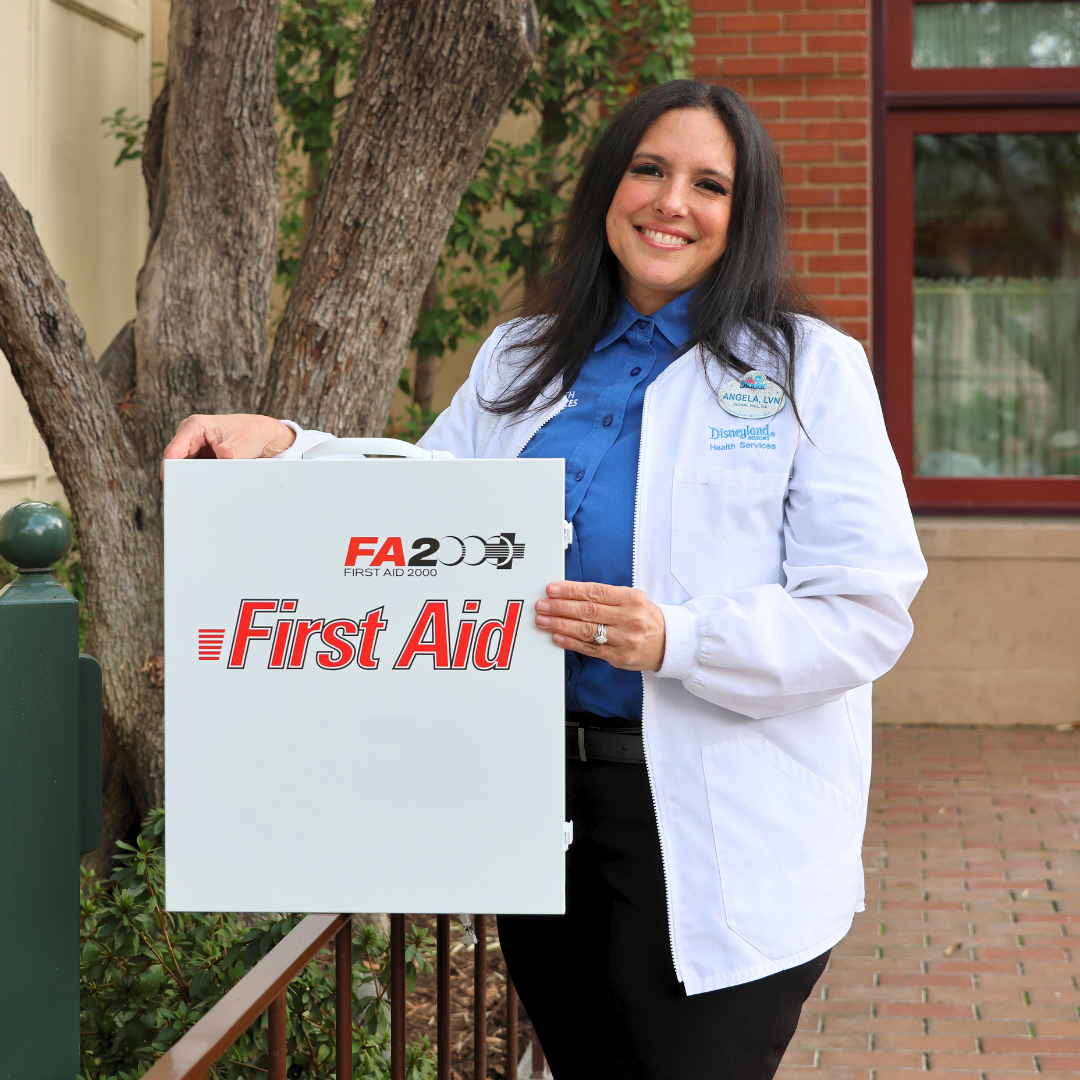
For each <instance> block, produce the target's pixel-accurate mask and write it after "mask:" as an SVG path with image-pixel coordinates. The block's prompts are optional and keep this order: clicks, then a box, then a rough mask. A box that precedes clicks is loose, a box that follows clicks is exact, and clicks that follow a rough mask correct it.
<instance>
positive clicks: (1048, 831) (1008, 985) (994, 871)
mask: <svg viewBox="0 0 1080 1080" xmlns="http://www.w3.org/2000/svg"><path fill="white" fill-rule="evenodd" d="M863 862H864V865H865V867H866V911H865V912H863V913H861V914H859V915H856V916H855V924H854V926H853V927H852V930H851V932H850V933H849V934H848V936H847V937H846V938H845V939H844V940H843V941H842V942H840V944H839V945H837V947H836V948H835V949H834V950H833V954H832V959H831V962H830V965H829V969H828V970H827V971H826V972H825V973H824V974H823V975H822V978H821V980H820V982H819V983H818V987H817V989H816V990H815V992H814V993H813V995H812V996H811V998H810V1000H809V1001H808V1002H807V1003H806V1006H805V1007H804V1009H803V1015H802V1021H801V1023H800V1025H799V1030H798V1032H797V1034H796V1036H795V1038H794V1040H793V1041H792V1043H791V1046H790V1047H789V1048H788V1052H787V1055H786V1056H785V1058H784V1062H783V1064H782V1065H781V1067H780V1071H779V1073H778V1074H777V1077H778V1080H809V1078H810V1077H811V1076H815V1077H816V1076H824V1077H828V1078H829V1080H902V1078H906V1077H912V1076H913V1075H914V1074H915V1073H917V1072H925V1071H928V1070H929V1071H933V1072H935V1073H941V1074H943V1075H944V1076H947V1077H951V1078H955V1080H1019V1078H1020V1077H1025V1078H1027V1077H1030V1076H1032V1075H1033V1074H1035V1073H1040V1072H1043V1073H1059V1074H1060V1073H1074V1074H1075V1073H1080V992H1078V990H1077V978H1078V977H1080V939H1077V938H1076V937H1074V935H1080V733H1078V732H1073V731H1056V730H1052V729H1040V728H927V727H893V728H879V729H875V731H874V769H873V774H872V779H871V787H870V811H869V822H868V824H867V829H866V838H865V841H864V847H863ZM1073 952H1076V954H1077V955H1076V956H1075V957H1074V956H1073Z"/></svg>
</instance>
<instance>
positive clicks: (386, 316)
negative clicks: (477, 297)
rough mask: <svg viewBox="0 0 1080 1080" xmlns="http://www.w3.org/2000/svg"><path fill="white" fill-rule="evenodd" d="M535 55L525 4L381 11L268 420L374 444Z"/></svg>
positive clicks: (342, 135) (395, 1)
mask: <svg viewBox="0 0 1080 1080" xmlns="http://www.w3.org/2000/svg"><path fill="white" fill-rule="evenodd" d="M537 47H538V39H537V20H536V11H535V8H534V7H533V3H532V0H440V2H437V3H436V2H433V0H427V2H420V0H411V2H407V0H380V2H379V3H377V4H376V5H375V8H374V10H373V11H372V13H371V20H370V23H369V26H368V37H367V50H366V52H365V54H364V61H363V63H362V65H361V69H360V74H359V77H358V79H357V82H356V86H355V88H354V90H353V95H352V98H351V100H350V102H349V108H348V112H347V113H346V116H345V120H344V122H343V124H342V128H341V131H340V132H339V134H338V141H337V146H336V147H335V149H334V155H333V158H332V160H331V163H330V169H329V172H328V174H327V178H326V182H325V183H324V184H323V189H322V192H321V194H320V196H319V204H318V207H317V208H316V211H315V219H314V221H313V222H312V226H311V231H310V233H309V234H308V237H307V241H306V243H305V246H304V253H303V256H302V258H301V262H300V268H299V271H298V273H297V278H296V283H295V285H294V286H293V289H292V292H291V293H290V295H289V300H288V303H287V305H286V309H285V315H284V318H283V319H282V321H281V324H280V326H279V327H278V330H277V334H276V335H275V339H274V352H273V356H272V357H271V360H270V377H269V383H268V386H267V392H266V395H265V397H264V399H263V401H264V407H263V411H264V412H268V413H270V414H271V415H272V416H277V417H289V418H292V419H295V420H297V421H298V422H300V423H301V424H304V425H307V426H313V427H319V428H323V429H325V430H328V431H333V432H335V433H337V434H350V435H379V434H381V433H382V430H383V425H384V424H385V422H386V414H387V412H388V411H389V408H390V403H391V401H392V399H393V395H394V388H395V386H396V385H397V380H398V376H399V374H400V372H401V368H402V365H403V363H404V360H405V356H406V353H407V349H408V344H409V338H410V336H411V334H412V329H413V325H414V323H415V321H416V316H417V312H418V311H419V308H420V300H421V297H422V296H423V293H424V289H425V287H426V286H427V284H428V282H429V281H430V280H431V275H432V273H433V271H434V270H435V264H436V261H437V260H438V255H439V249H440V247H441V245H442V242H443V239H444V237H445V236H446V232H447V229H448V228H449V227H450V222H451V220H452V219H453V215H454V211H455V210H456V209H457V206H458V203H459V201H460V199H461V195H462V193H463V192H464V190H465V187H466V186H467V185H468V183H469V182H470V181H471V180H472V178H473V175H474V174H475V172H476V169H477V166H478V165H479V164H480V159H481V157H482V156H483V153H484V149H485V148H486V146H487V144H488V142H489V140H490V138H491V133H492V132H493V131H494V128H495V125H496V123H497V122H498V120H499V117H500V116H501V115H502V113H503V111H504V110H505V108H506V106H507V104H508V103H509V101H510V98H511V96H512V95H513V93H514V91H515V89H516V88H517V87H518V85H519V84H520V83H521V81H522V79H523V78H524V77H525V74H526V73H527V71H528V70H529V67H530V65H531V64H532V62H533V58H534V57H535V55H536V50H537Z"/></svg>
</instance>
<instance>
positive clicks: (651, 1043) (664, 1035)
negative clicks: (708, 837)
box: [499, 760, 829, 1080]
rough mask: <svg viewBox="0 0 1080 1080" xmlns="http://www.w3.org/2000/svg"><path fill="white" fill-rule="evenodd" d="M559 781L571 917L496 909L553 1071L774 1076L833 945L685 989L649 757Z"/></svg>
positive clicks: (594, 1077)
mask: <svg viewBox="0 0 1080 1080" xmlns="http://www.w3.org/2000/svg"><path fill="white" fill-rule="evenodd" d="M566 786H567V818H568V819H572V820H573V822H574V842H573V844H572V845H571V847H570V851H569V852H568V854H567V903H566V914H565V915H557V916H521V915H514V916H510V915H500V916H499V938H500V940H501V942H502V949H503V955H504V956H505V958H506V964H507V967H508V968H509V971H510V975H511V977H512V978H513V980H514V983H515V985H516V986H517V988H518V992H519V994H520V995H521V1000H522V1003H523V1004H524V1006H525V1008H526V1010H527V1011H528V1013H529V1017H530V1019H531V1020H532V1022H533V1025H534V1027H535V1028H536V1033H537V1035H538V1037H539V1039H540V1044H541V1046H542V1047H543V1048H544V1053H545V1055H546V1056H547V1059H548V1061H549V1062H550V1065H551V1072H552V1075H553V1076H554V1077H555V1080H606V1078H610V1080H706V1078H707V1080H769V1078H770V1077H772V1075H773V1074H774V1073H775V1072H776V1069H777V1067H778V1066H779V1064H780V1059H781V1058H782V1057H783V1055H784V1050H785V1049H786V1048H787V1044H788V1042H789V1041H790V1040H791V1036H792V1035H793V1034H794V1033H795V1026H796V1024H797V1023H798V1020H799V1014H800V1012H801V1011H802V1006H803V1002H804V1001H805V1000H806V998H807V997H808V996H809V994H810V991H811V990H812V989H813V987H814V983H815V982H817V979H818V976H820V975H821V973H822V971H824V969H825V965H826V963H827V961H828V959H829V954H828V953H825V954H823V955H822V956H819V957H817V958H816V959H815V960H811V961H810V962H809V963H806V964H803V965H801V966H800V967H797V968H792V969H790V970H788V971H781V972H779V973H778V974H776V975H770V976H768V977H767V978H764V979H759V980H757V981H756V982H752V983H745V984H743V985H742V986H732V987H728V988H727V989H724V990H713V991H711V992H709V993H705V994H695V995H693V996H689V997H688V996H687V994H686V992H685V991H684V990H683V987H682V984H681V983H680V982H679V981H678V980H677V979H676V977H675V968H674V964H673V961H672V956H671V945H670V942H669V939H668V920H667V900H666V896H665V889H664V875H663V866H662V863H661V856H660V837H659V835H658V833H657V830H656V818H655V816H654V814H653V805H652V796H651V794H650V792H649V781H648V777H647V775H646V771H645V766H644V765H632V764H622V763H607V762H587V763H582V762H579V761H572V760H571V761H568V762H567V778H566Z"/></svg>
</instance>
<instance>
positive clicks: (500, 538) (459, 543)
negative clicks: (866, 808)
mask: <svg viewBox="0 0 1080 1080" xmlns="http://www.w3.org/2000/svg"><path fill="white" fill-rule="evenodd" d="M411 550H412V551H413V554H412V555H410V556H409V559H408V561H407V562H406V559H405V545H404V543H403V542H402V539H401V537H400V536H386V537H378V536H353V537H350V538H349V547H348V550H347V551H346V552H345V573H346V575H349V574H352V575H355V576H363V577H370V576H372V575H371V573H370V572H371V571H372V570H377V569H378V568H379V567H383V568H384V572H385V568H389V567H395V566H401V567H404V566H412V567H438V566H480V565H481V563H490V564H492V565H493V566H494V567H495V568H496V569H497V570H509V569H510V568H511V567H512V566H513V565H514V560H515V559H522V558H524V557H525V545H524V544H520V543H518V540H517V533H512V532H504V533H498V534H496V535H495V536H489V537H488V538H487V539H486V540H485V539H484V537H482V536H477V535H476V534H475V533H474V534H472V535H470V536H464V537H462V536H444V537H442V538H441V539H438V538H436V537H434V536H421V537H420V539H419V540H414V541H413V542H412V549H411ZM358 563H359V564H360V565H357V564H358Z"/></svg>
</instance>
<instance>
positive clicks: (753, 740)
mask: <svg viewBox="0 0 1080 1080" xmlns="http://www.w3.org/2000/svg"><path fill="white" fill-rule="evenodd" d="M701 756H702V760H703V763H704V766H705V783H706V787H707V789H708V793H709V813H710V815H711V818H712V829H713V839H714V842H715V845H716V858H717V862H718V863H719V868H720V880H721V886H722V888H723V894H724V908H725V913H726V918H727V923H728V925H729V926H730V927H731V929H732V930H734V931H735V933H737V934H739V935H740V936H741V937H743V938H745V939H746V941H748V942H749V943H750V944H751V945H753V946H754V947H755V948H757V949H759V950H760V951H761V952H763V953H764V954H765V955H766V956H768V957H771V958H772V959H774V960H782V959H783V958H785V957H787V956H792V955H794V954H795V953H799V952H803V951H805V950H806V949H808V948H810V947H812V946H815V945H817V944H819V943H821V942H823V941H825V940H826V939H827V938H828V937H830V936H832V935H836V934H840V933H843V932H844V931H845V930H846V928H847V926H848V925H849V924H850V922H851V917H852V914H853V913H854V911H855V908H856V906H857V905H858V902H859V897H860V895H861V894H860V888H861V884H862V856H861V850H862V843H861V842H862V835H863V829H864V826H865V814H864V811H863V808H862V806H861V805H860V804H859V803H858V802H856V801H855V800H854V799H853V798H851V797H850V796H849V795H845V794H844V792H842V791H841V790H840V789H839V788H837V787H835V786H834V785H833V784H830V783H829V782H828V781H827V780H825V779H824V778H823V777H821V776H819V775H818V774H817V773H814V772H811V771H810V770H809V769H807V768H806V767H805V766H803V765H800V764H799V763H798V762H797V761H795V760H794V759H793V758H791V757H789V756H788V755H787V754H785V753H784V752H783V751H782V750H780V749H779V748H778V747H777V746H775V745H774V744H773V743H771V742H769V741H768V740H766V739H763V738H760V737H758V736H752V737H749V738H744V739H734V740H732V741H730V742H723V743H715V744H713V745H711V746H706V747H704V748H703V749H702V751H701Z"/></svg>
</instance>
